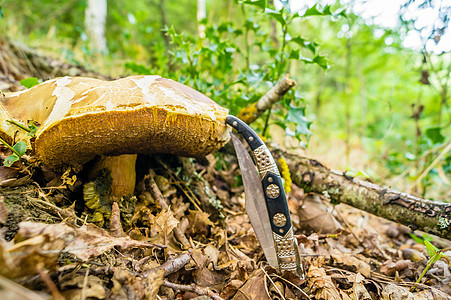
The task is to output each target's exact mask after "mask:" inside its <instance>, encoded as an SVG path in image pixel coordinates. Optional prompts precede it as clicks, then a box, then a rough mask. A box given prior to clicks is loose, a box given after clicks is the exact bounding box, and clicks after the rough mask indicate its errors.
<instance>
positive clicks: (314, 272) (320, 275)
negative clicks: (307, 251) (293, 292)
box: [307, 265, 342, 300]
mask: <svg viewBox="0 0 451 300" xmlns="http://www.w3.org/2000/svg"><path fill="white" fill-rule="evenodd" d="M307 282H308V286H309V288H310V291H311V292H312V293H313V294H314V295H315V298H316V299H324V300H340V299H342V297H341V295H340V292H339V291H338V289H337V288H336V287H335V284H334V283H333V282H332V278H331V277H330V276H327V274H326V272H325V271H324V269H323V268H317V267H315V266H313V265H311V266H310V268H309V270H308V272H307Z"/></svg>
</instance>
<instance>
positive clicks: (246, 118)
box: [237, 102, 259, 124]
mask: <svg viewBox="0 0 451 300" xmlns="http://www.w3.org/2000/svg"><path fill="white" fill-rule="evenodd" d="M258 116H259V112H258V109H257V102H255V103H253V104H251V105H249V106H246V107H244V108H243V109H241V111H240V112H239V113H238V116H237V117H238V118H239V119H241V120H242V121H243V122H245V123H247V124H250V123H252V122H253V121H255V119H257V118H258Z"/></svg>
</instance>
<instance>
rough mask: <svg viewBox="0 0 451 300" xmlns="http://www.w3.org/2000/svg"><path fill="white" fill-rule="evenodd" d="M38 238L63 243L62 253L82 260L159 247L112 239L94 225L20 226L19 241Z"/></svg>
mask: <svg viewBox="0 0 451 300" xmlns="http://www.w3.org/2000/svg"><path fill="white" fill-rule="evenodd" d="M36 236H46V237H48V238H49V239H50V241H52V240H58V241H62V242H63V243H64V246H63V247H62V251H64V252H68V253H71V254H73V255H75V256H77V257H78V258H79V259H81V260H88V259H89V258H92V257H96V256H99V255H101V254H102V253H104V252H106V251H108V250H110V249H111V248H113V247H116V246H118V247H120V248H121V249H123V250H126V249H129V248H134V247H155V246H157V245H155V244H151V243H147V242H143V241H136V240H132V239H131V238H129V237H119V238H115V237H112V236H111V235H110V234H109V233H108V231H106V230H104V229H101V228H99V227H97V226H95V225H93V224H86V225H83V226H82V227H75V226H73V225H69V224H65V223H59V224H44V223H36V222H21V223H20V224H19V232H18V234H17V237H18V238H19V239H22V240H23V239H30V238H32V237H36ZM157 247H161V246H157ZM52 250H61V249H52Z"/></svg>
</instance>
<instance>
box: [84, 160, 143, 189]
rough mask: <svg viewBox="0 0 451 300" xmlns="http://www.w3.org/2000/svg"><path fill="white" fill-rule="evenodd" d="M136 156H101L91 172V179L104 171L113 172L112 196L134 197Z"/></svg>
mask: <svg viewBox="0 0 451 300" xmlns="http://www.w3.org/2000/svg"><path fill="white" fill-rule="evenodd" d="M136 157H137V155H136V154H123V155H118V156H101V157H100V158H99V159H98V160H97V161H96V163H95V164H94V167H93V168H92V169H91V171H90V172H89V178H90V179H93V178H95V177H97V176H98V174H99V172H100V171H101V170H103V169H108V170H109V171H110V172H111V177H112V179H113V182H112V184H111V190H112V195H113V196H116V197H119V198H120V197H123V196H128V195H132V194H133V192H134V190H135V183H136V171H135V164H136Z"/></svg>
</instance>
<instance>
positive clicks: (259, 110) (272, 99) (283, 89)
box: [237, 74, 296, 124]
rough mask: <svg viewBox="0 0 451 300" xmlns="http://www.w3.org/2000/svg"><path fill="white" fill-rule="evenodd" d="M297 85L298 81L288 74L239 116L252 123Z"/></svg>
mask: <svg viewBox="0 0 451 300" xmlns="http://www.w3.org/2000/svg"><path fill="white" fill-rule="evenodd" d="M295 85H296V82H295V81H294V80H293V79H291V78H290V75H288V74H286V75H285V76H284V77H283V78H282V79H281V80H279V81H278V82H277V83H276V85H275V86H273V87H272V88H271V89H270V90H269V91H268V92H267V93H266V94H265V95H263V97H261V98H260V99H259V100H258V101H257V102H255V103H253V104H251V105H250V106H247V107H245V108H243V109H242V110H241V111H240V112H239V114H238V116H237V117H238V118H240V119H241V120H243V121H244V122H246V123H247V124H250V123H252V122H254V121H255V120H257V119H258V118H259V117H260V116H261V115H262V114H263V113H264V112H265V111H266V110H268V109H269V108H271V107H272V105H273V104H274V103H277V102H279V101H280V100H282V98H283V96H284V95H285V94H286V93H287V92H288V91H289V90H290V89H291V88H292V87H294V86H295Z"/></svg>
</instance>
